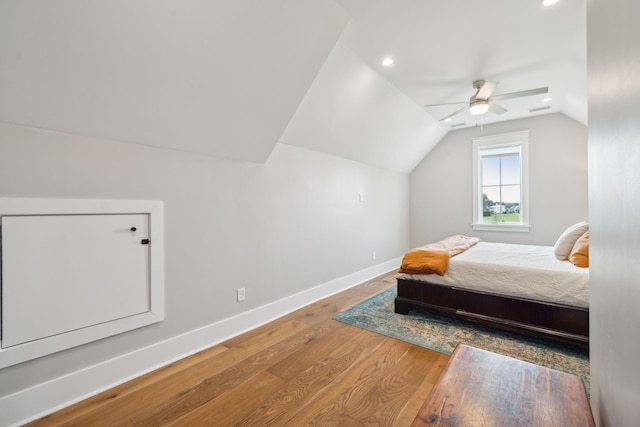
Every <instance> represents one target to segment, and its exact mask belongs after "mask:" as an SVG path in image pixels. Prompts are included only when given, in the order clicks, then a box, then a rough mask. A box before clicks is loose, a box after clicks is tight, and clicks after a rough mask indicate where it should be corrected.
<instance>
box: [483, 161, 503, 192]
mask: <svg viewBox="0 0 640 427" xmlns="http://www.w3.org/2000/svg"><path fill="white" fill-rule="evenodd" d="M482 185H500V157H499V156H491V157H483V158H482Z"/></svg>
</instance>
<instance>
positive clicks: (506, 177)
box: [500, 154, 520, 185]
mask: <svg viewBox="0 0 640 427" xmlns="http://www.w3.org/2000/svg"><path fill="white" fill-rule="evenodd" d="M500 160H501V162H500V178H501V182H500V183H501V184H502V185H509V184H520V155H519V154H509V155H504V156H500Z"/></svg>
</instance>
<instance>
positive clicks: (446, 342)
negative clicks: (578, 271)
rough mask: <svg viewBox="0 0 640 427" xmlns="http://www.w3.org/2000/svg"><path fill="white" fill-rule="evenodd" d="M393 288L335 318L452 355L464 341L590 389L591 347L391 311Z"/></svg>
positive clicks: (392, 306) (436, 316)
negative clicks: (549, 370) (570, 377)
mask: <svg viewBox="0 0 640 427" xmlns="http://www.w3.org/2000/svg"><path fill="white" fill-rule="evenodd" d="M396 294H397V292H396V286H395V285H394V286H392V287H391V288H389V289H387V290H386V291H383V292H381V293H379V294H377V295H375V296H373V297H371V298H369V299H368V300H366V301H363V302H361V303H360V304H358V305H356V306H354V307H351V308H350V309H348V310H347V311H344V312H342V313H340V314H338V315H337V316H335V319H336V320H339V321H341V322H344V323H348V324H350V325H354V326H358V327H360V328H363V329H367V330H370V331H373V332H377V333H379V334H382V335H386V336H389V337H392V338H397V339H400V340H402V341H407V342H410V343H412V344H417V345H419V346H422V347H426V348H429V349H431V350H435V351H437V352H440V353H445V354H451V353H452V352H453V349H454V348H455V346H456V344H458V343H463V344H468V345H471V346H474V347H478V348H482V349H484V350H489V351H492V352H494V353H499V354H503V355H505V356H509V357H513V358H516V359H520V360H524V361H527V362H531V363H535V364H536V365H541V366H546V367H548V368H552V369H556V370H559V371H563V372H567V373H570V374H574V375H578V376H580V377H582V379H583V380H584V383H585V385H586V387H587V392H589V386H590V381H589V351H588V350H587V349H581V348H577V347H574V346H570V345H564V344H559V343H554V342H552V341H546V340H542V339H538V338H531V337H527V336H525V335H521V334H517V333H511V332H505V331H501V330H499V329H495V328H491V327H488V326H483V325H478V324H476V323H472V322H467V321H464V320H457V319H451V318H448V317H446V316H440V315H437V314H428V313H422V312H417V311H416V312H414V311H412V312H410V313H409V314H408V315H403V314H397V313H395V312H394V305H393V300H394V298H395V297H396Z"/></svg>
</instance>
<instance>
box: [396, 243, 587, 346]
mask: <svg viewBox="0 0 640 427" xmlns="http://www.w3.org/2000/svg"><path fill="white" fill-rule="evenodd" d="M574 234H577V233H574ZM561 237H562V236H561ZM587 237H588V233H587ZM571 243H573V242H571ZM557 245H558V244H556V247H554V246H530V245H513V244H504V243H488V242H478V243H474V244H473V245H472V246H471V247H469V248H467V249H466V250H464V251H463V252H461V253H459V254H455V255H454V256H451V257H450V259H449V260H448V265H447V267H446V272H445V273H443V274H442V275H440V274H407V273H406V272H405V273H402V274H401V275H400V276H398V278H397V282H398V294H397V297H396V299H395V312H396V313H401V314H407V313H408V312H409V311H412V310H423V311H428V312H434V313H439V314H444V315H448V316H452V317H455V318H461V319H466V320H470V321H474V322H477V323H481V324H484V325H489V326H493V327H497V328H500V329H504V330H508V331H512V332H519V333H524V334H527V335H531V336H537V337H543V338H547V339H552V340H554V341H558V342H563V343H567V344H572V345H577V346H580V347H588V345H589V269H588V268H581V267H577V266H576V265H574V263H572V262H570V261H568V260H561V259H558V255H557V254H556V252H557ZM405 257H406V256H405ZM403 266H404V260H403ZM400 271H401V272H402V271H406V270H402V269H401V270H400Z"/></svg>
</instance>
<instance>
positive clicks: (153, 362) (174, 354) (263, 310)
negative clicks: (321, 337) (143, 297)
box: [0, 258, 402, 426]
mask: <svg viewBox="0 0 640 427" xmlns="http://www.w3.org/2000/svg"><path fill="white" fill-rule="evenodd" d="M401 260H402V259H401V258H397V259H393V260H390V261H387V262H384V263H381V264H378V265H375V266H373V267H369V268H367V269H364V270H361V271H358V272H356V273H353V274H349V275H347V276H344V277H341V278H338V279H335V280H332V281H330V282H326V283H323V284H321V285H318V286H316V287H313V288H311V289H307V290H305V291H303V292H299V293H297V294H294V295H291V296H288V297H286V298H283V299H281V300H278V301H275V302H272V303H269V304H266V305H263V306H261V307H258V308H255V309H252V310H250V311H247V312H245V313H241V314H238V315H236V316H233V317H230V318H227V319H224V320H221V321H219V322H216V323H212V324H211V325H207V326H205V327H202V328H199V329H195V330H193V331H189V332H187V333H185V334H182V335H179V336H176V337H173V338H170V339H167V340H165V341H161V342H158V343H156V344H153V345H151V346H148V347H145V348H141V349H139V350H136V351H133V352H131V353H127V354H123V355H121V356H118V357H116V358H113V359H110V360H107V361H105V362H102V363H99V364H96V365H93V366H90V367H88V368H84V369H81V370H78V371H76V372H72V373H70V374H67V375H64V376H62V377H59V378H55V379H53V380H50V381H47V382H44V383H42V384H38V385H36V386H33V387H30V388H27V389H25V390H21V391H18V392H16V393H13V394H10V395H7V396H4V397H1V398H0V425H1V426H19V425H22V424H24V423H27V422H30V421H33V420H36V419H38V418H41V417H43V416H45V415H47V414H50V413H52V412H55V411H57V410H60V409H62V408H64V407H66V406H69V405H71V404H73V403H76V402H79V401H81V400H84V399H86V398H88V397H91V396H93V395H95V394H98V393H100V392H102V391H105V390H108V389H110V388H112V387H115V386H117V385H119V384H122V383H124V382H126V381H129V380H131V379H133V378H135V377H138V376H140V375H143V374H146V373H148V372H151V371H153V370H155V369H158V368H160V367H162V366H165V365H168V364H169V363H172V362H175V361H176V360H180V359H182V358H184V357H187V356H189V355H191V354H194V353H197V352H199V351H201V350H203V349H205V348H208V347H211V346H213V345H216V344H218V343H220V342H223V341H225V340H227V339H229V338H232V337H234V336H237V335H240V334H242V333H244V332H246V331H249V330H251V329H254V328H256V327H258V326H260V325H263V324H265V323H268V322H270V321H272V320H275V319H277V318H279V317H282V316H284V315H285V314H288V313H291V312H292V311H295V310H297V309H299V308H302V307H304V306H306V305H309V304H311V303H313V302H315V301H318V300H320V299H322V298H326V297H328V296H331V295H333V294H336V293H338V292H341V291H343V290H346V289H349V288H351V287H353V286H356V285H358V284H360V283H362V282H365V281H367V280H369V279H373V278H374V277H376V276H379V275H381V274H383V273H386V272H389V271H391V270H393V269H395V268H397V267H398V266H399V265H400V262H401Z"/></svg>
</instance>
